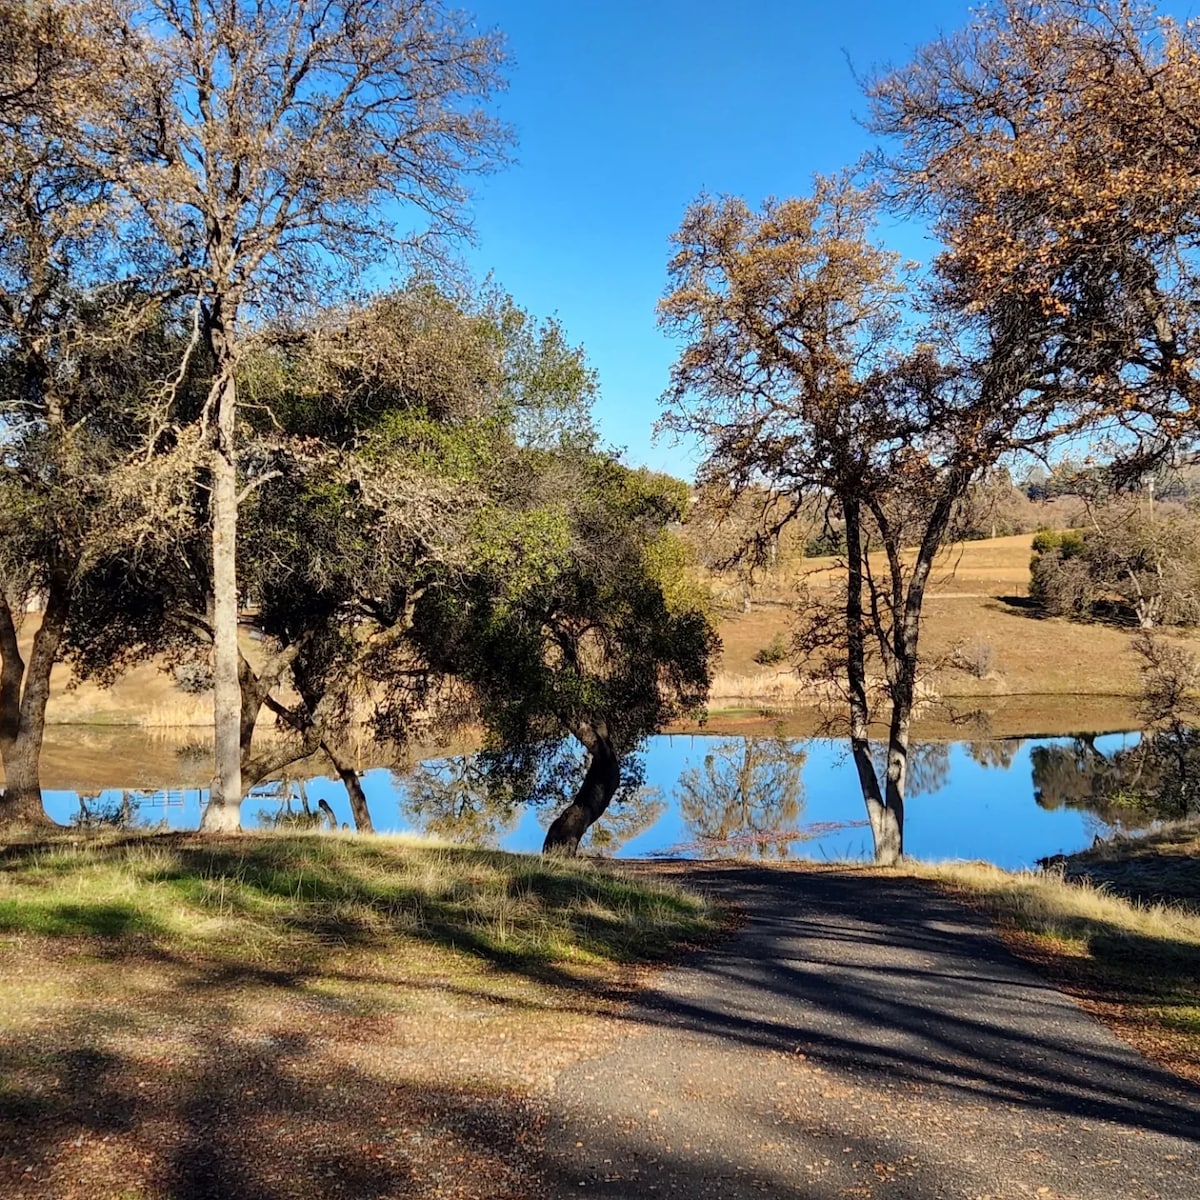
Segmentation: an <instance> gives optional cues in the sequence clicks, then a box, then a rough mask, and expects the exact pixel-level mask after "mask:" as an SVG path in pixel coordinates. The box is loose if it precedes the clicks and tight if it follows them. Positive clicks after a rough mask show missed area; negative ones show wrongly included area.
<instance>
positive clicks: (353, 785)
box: [321, 742, 375, 833]
mask: <svg viewBox="0 0 1200 1200" xmlns="http://www.w3.org/2000/svg"><path fill="white" fill-rule="evenodd" d="M321 749H322V750H324V751H325V753H326V754H327V755H328V757H329V761H330V762H331V763H333V769H334V770H335V771H337V773H338V778H339V779H341V781H342V783H344V784H345V785H346V793H347V795H348V796H349V797H350V811H351V812H352V813H353V814H354V828H355V829H357V830H358V832H359V833H374V832H375V826H374V825H373V824H372V822H371V810H370V809H369V808H368V807H367V793H366V792H364V791H363V785H362V780H361V779H359V777H358V772H357V771H356V770H355V769H354V767H353V765H352V764H351V763H350V762H348V761H347V760H346V759H345V758H343V757H342V755H341V754H340V753H338V752H337V751H335V750H334V749H333V748H332V747H331V746H330V745H329V743H328V742H322V743H321Z"/></svg>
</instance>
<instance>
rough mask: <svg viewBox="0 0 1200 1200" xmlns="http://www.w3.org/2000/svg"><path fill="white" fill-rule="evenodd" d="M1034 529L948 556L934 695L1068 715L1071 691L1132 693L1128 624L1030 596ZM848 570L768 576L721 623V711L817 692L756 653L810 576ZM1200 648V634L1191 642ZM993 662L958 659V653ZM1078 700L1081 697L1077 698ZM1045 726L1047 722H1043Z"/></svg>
mask: <svg viewBox="0 0 1200 1200" xmlns="http://www.w3.org/2000/svg"><path fill="white" fill-rule="evenodd" d="M1032 540H1033V538H1032V535H1031V534H1022V535H1020V536H1018V537H1008V538H996V539H995V540H991V541H980V542H966V543H963V544H961V545H958V546H954V547H951V548H950V549H948V550H947V551H946V552H945V553H944V554H943V556H942V558H941V560H940V561H939V564H938V568H937V570H936V571H935V574H934V580H933V585H932V587H931V590H930V595H929V596H928V598H927V600H926V605H925V624H924V627H923V630H922V649H923V654H924V658H925V661H926V662H927V663H928V664H929V665H930V670H929V673H928V675H927V676H926V686H927V688H928V689H929V690H930V692H931V693H934V694H936V695H938V696H942V697H950V698H957V699H968V698H986V700H987V707H989V708H990V707H994V706H998V705H1001V704H1003V703H1006V701H1004V700H1003V698H1011V697H1035V696H1037V697H1043V698H1044V699H1043V701H1042V703H1041V704H1040V706H1039V707H1040V709H1041V712H1042V716H1043V717H1044V718H1045V719H1048V720H1053V719H1054V718H1055V716H1056V715H1058V714H1061V711H1062V708H1063V704H1062V698H1063V697H1067V696H1070V697H1072V698H1074V697H1081V696H1086V697H1096V698H1099V697H1129V696H1131V695H1132V694H1133V693H1134V692H1135V691H1136V688H1137V663H1136V659H1135V657H1134V655H1133V654H1132V653H1131V651H1130V649H1129V634H1130V631H1129V630H1126V629H1121V628H1117V627H1114V626H1111V625H1103V624H1081V623H1078V622H1071V621H1067V620H1063V619H1061V618H1056V617H1043V616H1042V615H1041V614H1040V613H1039V612H1038V611H1037V610H1036V609H1034V608H1031V607H1030V606H1029V604H1028V601H1027V599H1026V592H1027V586H1028V581H1029V559H1030V555H1031V543H1032ZM837 576H838V572H837V569H836V567H835V565H834V563H833V561H832V560H830V559H809V560H806V561H804V562H803V563H801V564H800V565H799V566H798V567H797V568H794V569H792V570H791V571H785V572H782V573H781V574H780V575H779V576H775V577H769V578H766V579H764V580H763V581H762V583H761V584H760V586H759V587H758V589H757V592H756V597H755V603H754V607H753V611H752V612H750V613H748V614H746V613H741V612H736V613H730V614H729V615H727V616H726V617H725V619H724V620H723V621H722V623H721V640H722V643H723V647H724V649H723V654H722V659H721V662H720V665H719V668H718V672H717V677H716V680H715V686H714V688H713V694H712V698H711V702H712V706H713V708H714V709H718V710H719V709H723V708H738V707H770V706H788V705H793V704H803V703H805V702H806V700H808V699H810V698H811V697H810V696H809V695H808V694H807V693H806V690H805V688H804V686H803V685H802V684H801V682H800V681H799V680H797V679H796V677H795V675H794V674H793V672H791V671H790V670H788V669H787V668H786V664H781V665H780V666H779V667H760V666H759V665H758V664H756V663H755V661H754V655H755V654H756V653H757V652H758V651H760V650H762V649H763V648H764V647H766V646H768V645H769V644H770V643H771V640H772V638H774V637H775V636H776V634H778V633H782V634H783V636H784V637H785V638H786V637H787V636H788V634H789V631H790V628H791V625H792V622H793V620H794V604H795V599H796V594H797V592H796V589H797V587H798V586H799V585H800V583H801V582H803V583H804V584H806V585H807V587H808V588H809V589H810V590H811V591H812V592H813V593H814V594H820V593H821V592H826V593H827V592H828V591H829V590H830V589H832V588H833V587H834V586H836V583H837ZM1183 640H1184V641H1185V642H1187V643H1188V644H1189V645H1191V646H1192V648H1193V649H1195V650H1197V651H1200V638H1197V637H1187V638H1184V639H1183ZM956 650H957V651H959V652H960V654H961V656H962V657H963V658H964V659H965V660H966V661H968V662H971V663H976V664H979V666H980V667H983V668H986V669H982V670H979V671H978V672H977V673H976V672H972V671H970V670H965V669H962V668H961V667H955V666H953V665H950V663H949V660H950V659H951V658H952V657H953V656H954V654H955V651H956ZM1072 707H1074V700H1073V701H1072ZM1043 723H1044V721H1043Z"/></svg>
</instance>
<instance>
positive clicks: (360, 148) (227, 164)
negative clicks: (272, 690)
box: [85, 0, 506, 830]
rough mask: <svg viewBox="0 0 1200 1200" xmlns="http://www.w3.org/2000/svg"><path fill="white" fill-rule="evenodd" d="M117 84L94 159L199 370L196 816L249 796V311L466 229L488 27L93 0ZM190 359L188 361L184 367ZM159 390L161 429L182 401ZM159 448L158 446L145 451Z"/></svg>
mask: <svg viewBox="0 0 1200 1200" xmlns="http://www.w3.org/2000/svg"><path fill="white" fill-rule="evenodd" d="M88 12H89V15H90V18H91V19H92V21H93V22H94V23H95V24H96V26H97V27H99V28H103V29H104V30H105V31H106V34H107V36H108V37H109V38H110V39H111V41H112V43H113V45H114V51H113V53H114V62H113V73H114V76H115V77H117V78H119V79H120V80H121V81H122V83H121V86H120V88H119V89H118V90H116V91H115V92H114V94H113V95H112V96H110V98H109V106H108V109H107V111H106V112H94V113H91V114H89V119H88V121H87V122H86V130H85V133H86V140H87V144H88V145H89V147H90V149H91V153H92V155H93V158H94V160H95V162H96V163H97V164H98V165H99V166H100V167H101V168H102V169H103V170H104V171H105V172H106V173H107V177H108V179H109V181H110V183H111V185H112V187H114V188H115V189H117V190H119V191H120V192H121V193H122V194H123V195H125V196H127V197H128V198H129V200H130V201H131V202H132V204H133V205H134V206H135V209H136V211H137V212H138V213H140V215H141V217H142V218H143V219H144V220H145V221H146V222H147V223H148V224H149V226H150V227H151V228H152V229H153V230H154V231H155V233H156V234H157V235H158V237H159V238H160V239H161V241H162V242H163V244H164V245H165V246H167V247H168V248H169V250H170V253H171V255H172V257H173V259H174V270H173V286H174V287H175V288H176V289H178V290H179V291H180V292H181V293H183V294H185V295H188V296H190V297H192V299H193V301H194V305H195V318H196V323H195V327H194V330H195V336H194V338H193V340H192V342H191V343H190V345H189V350H188V352H187V353H188V355H194V354H196V352H197V351H202V352H203V353H204V354H205V355H206V356H207V360H208V363H209V365H210V368H211V384H210V386H209V388H208V393H207V396H206V398H205V400H204V402H203V405H202V407H201V410H200V412H199V415H198V418H197V425H198V429H199V434H200V439H199V446H200V450H201V452H202V454H203V469H204V472H205V479H206V482H207V487H208V490H209V501H208V503H209V513H210V527H211V537H212V590H211V594H210V596H209V603H208V609H209V611H208V613H207V619H208V620H209V621H210V622H211V626H212V631H213V679H214V693H215V724H216V756H215V757H216V777H215V779H214V783H213V789H212V797H211V800H210V803H209V805H208V807H207V809H206V810H205V814H204V819H203V826H204V828H206V829H211V830H222V829H235V828H237V827H238V825H239V823H240V805H241V799H242V774H241V752H240V745H241V740H242V689H241V686H240V681H239V654H238V609H239V596H238V569H237V561H236V546H237V527H238V517H237V513H238V505H239V503H240V502H241V500H242V499H243V498H244V497H245V495H246V489H248V488H254V487H256V486H258V485H259V484H261V483H262V482H263V480H264V478H266V477H269V472H268V473H267V476H259V477H256V478H255V477H252V478H249V479H242V480H239V478H238V471H239V448H238V443H239V415H238V413H239V394H238V366H239V362H240V360H241V357H242V350H243V346H244V344H245V336H246V330H247V326H248V325H253V324H254V322H255V321H256V320H258V319H259V318H260V317H261V316H262V314H264V313H266V312H269V311H270V310H272V309H280V308H285V307H289V306H302V305H304V304H305V303H306V302H308V301H311V300H312V299H313V298H314V297H318V296H319V297H322V298H325V299H328V298H330V297H331V296H335V295H337V294H338V293H339V292H342V291H344V290H345V288H346V287H347V285H349V284H352V283H353V282H354V281H356V280H359V279H361V278H362V277H363V273H364V271H365V270H366V269H368V268H370V267H372V266H374V265H375V264H376V263H378V262H379V260H380V259H381V258H383V257H386V256H388V255H389V253H391V252H393V251H398V250H403V251H408V252H411V253H415V254H424V253H428V252H430V251H432V250H433V249H434V248H435V247H436V246H437V245H438V244H439V241H438V239H441V238H444V237H445V236H446V235H452V234H459V233H463V232H464V231H465V229H466V225H465V221H464V217H463V215H462V213H463V209H462V205H463V202H464V200H465V199H466V191H465V189H464V179H465V178H466V177H468V176H469V175H470V174H471V173H472V172H476V171H480V170H483V169H486V168H488V167H490V166H492V165H494V164H495V163H497V162H498V161H499V160H500V158H501V156H502V153H503V149H504V145H505V141H506V136H505V132H504V130H503V129H502V128H501V127H500V126H499V125H498V124H497V123H496V122H495V121H494V120H493V119H492V118H491V117H489V116H488V115H487V113H486V112H485V111H484V110H483V108H482V107H481V106H482V105H483V104H484V103H485V102H486V101H487V99H488V97H489V96H490V94H491V93H492V92H493V91H494V90H495V89H496V88H497V87H498V86H499V84H500V77H499V69H500V66H501V61H502V53H501V48H500V42H499V39H498V38H497V37H496V36H494V35H479V34H476V33H474V32H473V31H472V30H471V28H470V25H469V23H468V20H467V18H466V17H465V16H464V15H462V14H459V13H456V12H452V11H449V10H447V9H446V8H445V6H444V5H443V4H442V3H440V2H439V0H343V2H342V3H339V4H328V3H324V2H322V0H231V2H229V3H224V2H222V3H217V2H216V0H145V2H138V0H96V2H95V3H93V4H89V5H88ZM180 374H181V375H182V374H183V372H182V371H181V372H180ZM172 398H173V397H172V396H171V395H170V394H168V395H166V396H165V398H164V410H163V412H162V413H161V414H160V420H159V430H160V437H161V438H162V439H164V440H170V439H171V438H172V437H173V436H174V426H175V425H177V424H178V421H179V415H178V414H177V413H175V412H173V411H171V410H170V408H169V402H170V400H171V399H172ZM154 449H156V446H154V445H152V446H151V450H152V451H153V450H154Z"/></svg>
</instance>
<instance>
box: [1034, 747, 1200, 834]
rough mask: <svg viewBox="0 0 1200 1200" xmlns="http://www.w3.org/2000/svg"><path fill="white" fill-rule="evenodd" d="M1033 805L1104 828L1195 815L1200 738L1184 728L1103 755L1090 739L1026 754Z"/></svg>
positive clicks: (1198, 800)
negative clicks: (1091, 819)
mask: <svg viewBox="0 0 1200 1200" xmlns="http://www.w3.org/2000/svg"><path fill="white" fill-rule="evenodd" d="M1029 758H1030V763H1031V764H1032V767H1033V788H1034V799H1035V800H1036V801H1037V803H1038V805H1039V806H1040V807H1042V808H1045V809H1057V808H1073V809H1077V810H1080V811H1083V812H1087V813H1091V814H1093V815H1094V816H1097V817H1099V818H1100V819H1101V820H1102V821H1104V822H1105V823H1106V824H1108V825H1113V826H1124V827H1127V828H1139V827H1144V826H1145V825H1147V824H1149V823H1150V822H1151V821H1154V820H1158V819H1162V818H1174V817H1185V816H1187V815H1189V814H1190V813H1193V812H1196V811H1197V810H1198V809H1200V732H1198V731H1197V730H1195V729H1193V728H1191V727H1189V726H1184V725H1176V726H1172V727H1170V728H1167V729H1162V730H1157V731H1154V732H1152V733H1147V734H1145V735H1143V736H1142V737H1141V738H1139V739H1138V741H1137V742H1136V743H1134V744H1133V745H1126V746H1121V747H1120V748H1118V749H1116V750H1114V751H1112V752H1111V753H1109V754H1105V753H1104V752H1103V751H1102V750H1101V749H1100V748H1099V747H1098V746H1097V745H1096V738H1095V736H1094V735H1091V734H1077V735H1076V736H1075V737H1073V738H1072V739H1071V741H1070V742H1069V743H1067V744H1066V745H1049V746H1035V747H1034V748H1033V750H1032V752H1031V753H1030V756H1029Z"/></svg>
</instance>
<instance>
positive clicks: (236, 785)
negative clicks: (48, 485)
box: [200, 321, 242, 833]
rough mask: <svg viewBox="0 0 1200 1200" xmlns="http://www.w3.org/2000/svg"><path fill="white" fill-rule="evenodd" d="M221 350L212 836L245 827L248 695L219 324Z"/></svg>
mask: <svg viewBox="0 0 1200 1200" xmlns="http://www.w3.org/2000/svg"><path fill="white" fill-rule="evenodd" d="M216 325H217V328H216V330H215V331H214V348H215V349H216V350H217V351H218V353H217V361H218V369H219V370H220V372H221V375H220V378H219V379H218V381H217V384H216V389H217V395H216V410H217V436H216V439H215V445H214V447H213V450H212V454H211V456H210V462H211V472H212V510H211V517H212V552H213V564H212V581H213V595H212V612H213V724H214V727H215V732H214V746H213V751H214V759H215V762H216V775H215V776H214V778H213V786H212V792H211V794H210V796H209V801H208V807H207V808H205V810H204V816H203V818H202V819H201V821H200V828H201V829H202V830H205V831H206V832H212V833H227V832H232V831H235V830H238V829H240V828H241V824H242V817H241V810H242V744H241V742H242V690H241V680H240V677H239V654H238V590H237V509H238V502H237V452H236V445H235V439H236V431H237V429H236V427H237V385H236V383H235V380H234V375H233V370H234V367H233V361H232V355H231V353H230V352H229V347H228V343H227V341H225V340H224V331H223V329H222V328H221V327H220V325H219V321H218V322H217V323H216Z"/></svg>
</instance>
